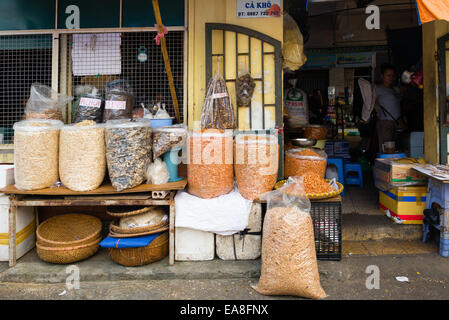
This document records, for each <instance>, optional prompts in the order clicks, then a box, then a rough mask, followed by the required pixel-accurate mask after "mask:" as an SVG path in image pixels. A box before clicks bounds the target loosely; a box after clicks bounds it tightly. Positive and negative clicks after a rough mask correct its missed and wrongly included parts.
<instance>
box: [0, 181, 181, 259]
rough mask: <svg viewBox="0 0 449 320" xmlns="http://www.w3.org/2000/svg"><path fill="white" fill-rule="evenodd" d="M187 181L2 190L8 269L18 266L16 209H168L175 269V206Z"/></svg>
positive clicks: (170, 254)
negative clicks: (121, 188) (5, 207)
mask: <svg viewBox="0 0 449 320" xmlns="http://www.w3.org/2000/svg"><path fill="white" fill-rule="evenodd" d="M186 185H187V179H184V180H181V181H177V182H169V183H166V184H160V185H151V184H142V185H139V186H137V187H135V188H132V189H127V190H124V191H120V192H117V191H115V189H114V188H113V187H112V186H111V185H110V184H104V185H102V186H101V187H100V188H98V189H95V190H92V191H89V192H76V191H72V190H69V189H67V188H65V187H59V188H58V187H55V188H46V189H41V190H34V191H24V190H18V189H16V188H15V187H14V186H13V185H10V186H7V187H6V188H3V189H0V193H5V194H8V195H9V199H10V207H9V228H8V239H9V241H8V245H9V266H10V267H13V266H15V265H16V215H17V207H66V206H136V205H138V206H140V205H141V206H151V205H156V206H164V205H165V206H169V207H170V211H169V212H170V214H169V260H168V261H169V262H168V263H169V265H173V264H174V262H175V260H174V248H175V238H174V237H175V202H174V196H175V193H176V191H177V190H184V188H185V187H186Z"/></svg>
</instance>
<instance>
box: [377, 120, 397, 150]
mask: <svg viewBox="0 0 449 320" xmlns="http://www.w3.org/2000/svg"><path fill="white" fill-rule="evenodd" d="M376 128H377V137H378V140H379V152H382V144H384V143H385V142H387V141H395V142H396V121H394V120H377V124H376ZM396 144H397V143H396Z"/></svg>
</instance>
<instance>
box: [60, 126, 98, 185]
mask: <svg viewBox="0 0 449 320" xmlns="http://www.w3.org/2000/svg"><path fill="white" fill-rule="evenodd" d="M59 150H60V155H59V176H60V178H61V182H62V184H63V185H64V186H66V187H67V188H69V189H70V190H74V191H90V190H94V189H97V188H98V187H99V186H100V185H101V183H102V182H103V180H104V176H105V173H106V151H105V143H104V125H103V124H95V121H93V120H85V121H81V122H79V123H77V124H75V125H65V126H63V127H62V128H61V132H60V137H59Z"/></svg>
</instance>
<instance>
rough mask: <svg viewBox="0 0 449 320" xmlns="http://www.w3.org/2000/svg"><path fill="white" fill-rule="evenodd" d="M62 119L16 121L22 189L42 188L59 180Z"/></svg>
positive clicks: (18, 182) (16, 159)
mask: <svg viewBox="0 0 449 320" xmlns="http://www.w3.org/2000/svg"><path fill="white" fill-rule="evenodd" d="M62 125H63V123H62V122H61V121H59V120H38V119H35V120H25V121H20V122H16V123H15V124H14V165H15V169H14V177H15V186H16V188H17V189H21V190H38V189H43V188H48V187H51V186H53V185H54V184H56V183H57V182H58V179H59V174H58V155H59V152H58V148H59V129H60V128H61V126H62Z"/></svg>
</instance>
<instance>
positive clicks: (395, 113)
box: [375, 64, 401, 152]
mask: <svg viewBox="0 0 449 320" xmlns="http://www.w3.org/2000/svg"><path fill="white" fill-rule="evenodd" d="M381 73H382V84H380V85H377V86H376V88H375V89H376V106H377V108H376V109H377V116H378V121H377V124H376V129H377V136H378V141H379V152H382V144H384V143H385V142H386V141H396V129H397V125H398V122H399V119H400V118H401V96H400V93H399V90H398V89H397V88H396V87H394V79H395V69H394V66H393V65H391V64H383V65H382V66H381Z"/></svg>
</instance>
